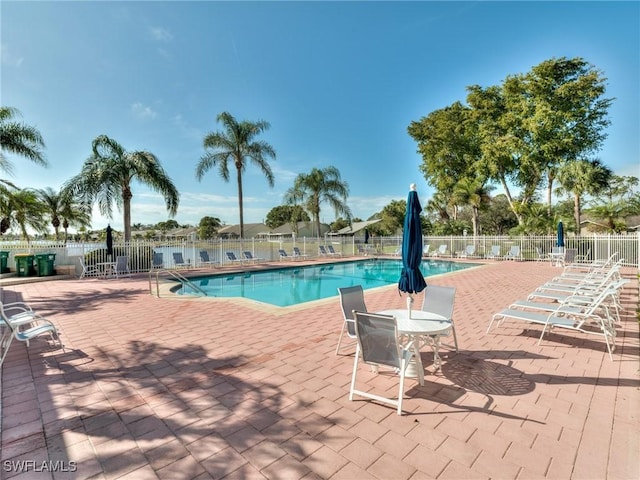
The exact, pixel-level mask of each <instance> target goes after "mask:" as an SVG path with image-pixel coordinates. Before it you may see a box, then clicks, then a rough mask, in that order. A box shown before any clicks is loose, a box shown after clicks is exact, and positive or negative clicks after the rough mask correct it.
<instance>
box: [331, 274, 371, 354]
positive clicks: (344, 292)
mask: <svg viewBox="0 0 640 480" xmlns="http://www.w3.org/2000/svg"><path fill="white" fill-rule="evenodd" d="M338 294H339V295H340V308H341V309H342V317H343V319H344V321H343V322H342V329H341V330H340V336H339V337H338V345H337V346H336V355H338V352H339V351H340V344H341V343H342V337H343V335H344V334H345V333H346V334H347V336H348V337H349V338H351V339H353V340H356V322H355V320H354V318H353V311H354V310H356V311H358V312H366V311H367V306H366V305H365V303H364V292H363V290H362V286H361V285H355V286H353V287H342V288H338Z"/></svg>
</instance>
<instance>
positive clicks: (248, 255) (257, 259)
mask: <svg viewBox="0 0 640 480" xmlns="http://www.w3.org/2000/svg"><path fill="white" fill-rule="evenodd" d="M242 254H243V255H244V259H245V260H246V261H247V262H253V263H258V262H262V261H263V260H264V258H261V257H254V256H253V253H251V252H250V251H248V250H247V251H244V252H242Z"/></svg>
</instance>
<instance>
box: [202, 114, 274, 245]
mask: <svg viewBox="0 0 640 480" xmlns="http://www.w3.org/2000/svg"><path fill="white" fill-rule="evenodd" d="M217 121H218V122H222V125H223V127H224V131H218V132H212V133H208V134H207V135H206V136H205V137H204V142H203V144H204V148H205V151H206V152H205V154H204V155H203V156H202V158H201V159H200V162H199V163H198V166H197V167H196V178H197V179H198V181H200V180H202V177H203V176H204V174H205V173H206V172H207V171H209V170H210V169H211V168H212V167H218V173H219V174H220V176H221V177H222V178H223V179H224V181H225V182H228V181H229V163H230V162H233V164H234V166H235V167H236V180H237V184H238V208H239V211H240V238H244V212H243V193H242V174H243V173H244V171H245V169H246V168H247V161H250V162H252V163H253V164H254V165H255V166H257V167H258V168H259V169H260V170H261V171H262V173H263V174H264V176H265V177H266V179H267V182H268V183H269V186H270V187H273V185H274V180H273V172H272V171H271V167H270V166H269V163H268V162H267V159H268V158H273V159H274V160H275V158H276V152H275V150H274V149H273V147H272V146H271V145H269V144H268V143H266V142H264V141H261V140H255V138H256V137H257V136H258V135H260V134H261V133H262V132H264V131H265V130H267V129H268V128H269V123H268V122H265V121H264V120H260V121H258V122H248V121H242V122H238V121H237V120H236V119H235V118H234V117H233V116H232V115H231V114H230V113H228V112H222V113H221V114H219V115H218V117H217Z"/></svg>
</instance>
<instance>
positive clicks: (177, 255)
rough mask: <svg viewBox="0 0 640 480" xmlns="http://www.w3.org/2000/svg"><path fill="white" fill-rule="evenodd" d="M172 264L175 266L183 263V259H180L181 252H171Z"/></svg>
mask: <svg viewBox="0 0 640 480" xmlns="http://www.w3.org/2000/svg"><path fill="white" fill-rule="evenodd" d="M173 262H174V263H176V264H178V263H184V258H182V252H173Z"/></svg>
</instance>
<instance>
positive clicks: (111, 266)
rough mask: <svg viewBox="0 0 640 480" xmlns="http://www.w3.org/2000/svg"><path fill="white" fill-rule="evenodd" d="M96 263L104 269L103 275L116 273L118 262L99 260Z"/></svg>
mask: <svg viewBox="0 0 640 480" xmlns="http://www.w3.org/2000/svg"><path fill="white" fill-rule="evenodd" d="M96 265H97V266H98V268H99V269H100V270H102V276H103V277H105V278H106V277H108V276H111V275H115V273H116V262H98V263H96Z"/></svg>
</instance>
